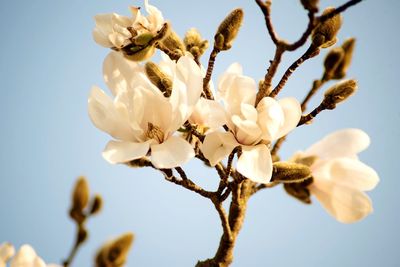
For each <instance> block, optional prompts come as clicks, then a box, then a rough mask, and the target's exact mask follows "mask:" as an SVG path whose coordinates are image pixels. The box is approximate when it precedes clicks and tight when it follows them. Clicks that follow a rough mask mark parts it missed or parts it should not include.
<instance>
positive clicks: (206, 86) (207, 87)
mask: <svg viewBox="0 0 400 267" xmlns="http://www.w3.org/2000/svg"><path fill="white" fill-rule="evenodd" d="M219 52H220V51H219V49H218V48H216V47H215V46H214V48H213V50H212V51H211V54H210V58H209V60H208V67H207V73H206V77H204V79H203V92H204V94H205V95H206V98H207V99H214V97H213V95H212V93H211V90H210V84H209V83H210V80H211V75H212V72H213V69H214V63H215V59H216V58H217V55H218V53H219Z"/></svg>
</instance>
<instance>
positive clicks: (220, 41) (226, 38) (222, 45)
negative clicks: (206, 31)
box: [214, 8, 244, 50]
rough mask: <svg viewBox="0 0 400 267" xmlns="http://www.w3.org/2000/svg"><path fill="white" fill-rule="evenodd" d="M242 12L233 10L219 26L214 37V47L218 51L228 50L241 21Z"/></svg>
mask: <svg viewBox="0 0 400 267" xmlns="http://www.w3.org/2000/svg"><path fill="white" fill-rule="evenodd" d="M243 15H244V13H243V10H242V9H240V8H238V9H235V10H233V11H232V12H231V13H230V14H229V15H228V16H227V17H226V18H225V19H224V20H223V21H222V22H221V24H220V25H219V27H218V30H217V33H216V34H215V36H214V40H215V44H214V47H215V48H217V49H219V50H229V49H230V48H231V47H232V42H233V40H234V39H235V38H236V36H237V34H238V32H239V29H240V26H241V25H242V21H243Z"/></svg>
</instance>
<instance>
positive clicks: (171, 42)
mask: <svg viewBox="0 0 400 267" xmlns="http://www.w3.org/2000/svg"><path fill="white" fill-rule="evenodd" d="M161 43H162V45H163V46H164V47H165V48H166V49H168V50H169V51H171V52H173V53H176V54H178V55H181V56H183V55H184V54H185V51H186V48H185V45H184V44H183V42H182V40H181V38H180V37H179V35H178V34H177V33H176V32H174V31H173V30H172V29H171V30H170V31H169V34H168V35H166V37H165V38H164V39H163V40H162V41H161Z"/></svg>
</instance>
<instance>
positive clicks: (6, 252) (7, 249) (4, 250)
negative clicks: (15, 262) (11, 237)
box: [0, 243, 15, 266]
mask: <svg viewBox="0 0 400 267" xmlns="http://www.w3.org/2000/svg"><path fill="white" fill-rule="evenodd" d="M14 254H15V249H14V246H13V245H11V244H10V243H3V244H1V245H0V266H2V264H4V265H3V266H5V264H6V262H7V261H8V260H9V259H10V258H11V257H12V256H14Z"/></svg>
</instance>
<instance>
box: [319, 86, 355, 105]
mask: <svg viewBox="0 0 400 267" xmlns="http://www.w3.org/2000/svg"><path fill="white" fill-rule="evenodd" d="M356 91H357V81H355V80H345V81H343V82H340V83H337V84H335V85H334V86H332V87H331V88H329V89H328V90H326V92H325V95H324V100H323V103H324V104H325V107H326V109H334V108H335V107H336V104H338V103H340V102H343V101H344V100H346V99H347V98H349V97H350V96H352V95H353V94H354V93H355V92H356Z"/></svg>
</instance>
